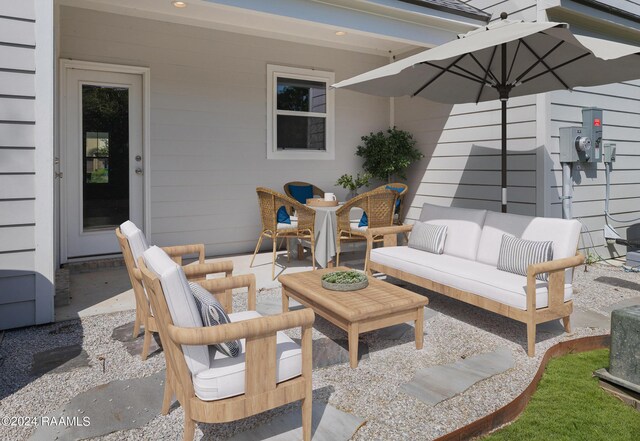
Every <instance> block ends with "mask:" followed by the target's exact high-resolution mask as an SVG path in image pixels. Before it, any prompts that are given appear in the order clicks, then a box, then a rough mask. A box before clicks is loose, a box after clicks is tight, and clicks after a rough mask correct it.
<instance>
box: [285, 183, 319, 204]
mask: <svg viewBox="0 0 640 441" xmlns="http://www.w3.org/2000/svg"><path fill="white" fill-rule="evenodd" d="M292 186H293V187H307V186H308V187H311V193H312V195H313V196H320V197H321V198H323V197H324V190H321V189H320V188H318V187H316V186H315V185H313V184H309V183H308V182H301V181H293V182H287V183H286V184H284V192H285V193H286V195H287V196H289V197H290V198H293V199H296V197H295V196H294V195H293V192H292V191H291V190H292V189H291V187H292ZM296 200H297V201H298V202H300V203H301V204H306V203H307V201H302V200H298V199H296Z"/></svg>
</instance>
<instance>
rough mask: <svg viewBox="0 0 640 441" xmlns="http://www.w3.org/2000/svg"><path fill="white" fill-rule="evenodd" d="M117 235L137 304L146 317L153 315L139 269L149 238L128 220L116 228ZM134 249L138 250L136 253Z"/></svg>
mask: <svg viewBox="0 0 640 441" xmlns="http://www.w3.org/2000/svg"><path fill="white" fill-rule="evenodd" d="M128 224H131V225H128ZM132 226H133V227H132ZM134 227H135V228H134ZM125 232H126V234H125ZM116 237H117V238H118V243H119V244H120V250H121V251H122V257H123V258H124V264H125V267H126V268H127V273H128V274H129V280H130V281H131V288H132V289H133V294H134V296H135V297H136V306H137V307H139V308H140V309H141V310H142V313H143V314H144V316H145V317H149V316H151V315H152V313H151V309H150V308H149V299H148V296H147V293H146V290H145V289H144V286H143V284H142V276H141V274H140V270H139V269H138V259H139V258H140V257H142V253H144V251H145V250H146V249H148V248H149V245H148V244H147V239H146V238H145V237H144V233H142V231H140V230H139V229H138V227H136V226H135V224H134V223H133V222H131V221H127V222H125V223H123V224H122V225H120V226H119V227H118V228H116ZM134 249H135V251H136V252H135V254H134ZM136 254H137V256H136Z"/></svg>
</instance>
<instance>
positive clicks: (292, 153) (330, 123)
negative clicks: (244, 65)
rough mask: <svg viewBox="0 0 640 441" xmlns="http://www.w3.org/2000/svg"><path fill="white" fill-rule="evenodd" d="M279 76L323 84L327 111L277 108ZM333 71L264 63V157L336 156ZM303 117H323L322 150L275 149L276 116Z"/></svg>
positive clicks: (322, 157)
mask: <svg viewBox="0 0 640 441" xmlns="http://www.w3.org/2000/svg"><path fill="white" fill-rule="evenodd" d="M278 78H290V79H296V80H307V81H316V82H322V83H324V84H325V87H326V97H327V98H326V111H325V113H319V112H302V111H291V110H278V109H277V105H278ZM334 83H335V73H334V72H329V71H321V70H315V69H304V68H299V67H289V66H278V65H273V64H267V159H321V160H333V159H335V97H334V95H335V91H334V89H332V88H331V85H332V84H334ZM301 113H304V114H305V115H304V116H308V117H310V118H313V117H320V118H324V119H325V148H326V149H325V150H305V149H287V150H278V139H277V138H278V127H277V124H278V115H293V116H301V115H300V114H301Z"/></svg>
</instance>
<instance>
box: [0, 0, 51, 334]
mask: <svg viewBox="0 0 640 441" xmlns="http://www.w3.org/2000/svg"><path fill="white" fill-rule="evenodd" d="M34 130H35V9H34V2H33V0H24V1H20V2H10V1H0V330H1V329H7V328H12V327H16V326H25V325H30V324H33V323H35V321H36V318H35V317H36V314H35V280H36V276H35V273H34V269H35V260H34V259H35V249H36V244H35V234H34V229H35V210H34V204H35V185H36V183H35V163H34V154H35V141H34ZM51 222H53V218H51Z"/></svg>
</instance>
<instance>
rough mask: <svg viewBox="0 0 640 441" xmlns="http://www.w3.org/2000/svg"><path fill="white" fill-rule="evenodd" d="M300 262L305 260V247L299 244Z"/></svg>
mask: <svg viewBox="0 0 640 441" xmlns="http://www.w3.org/2000/svg"><path fill="white" fill-rule="evenodd" d="M298 260H304V247H303V246H302V244H301V243H298Z"/></svg>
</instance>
